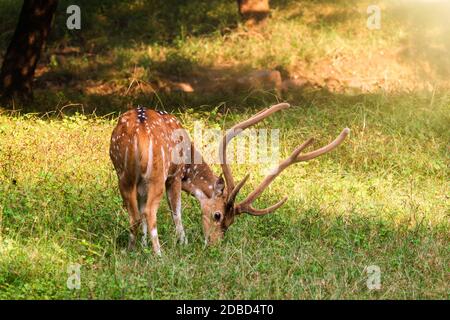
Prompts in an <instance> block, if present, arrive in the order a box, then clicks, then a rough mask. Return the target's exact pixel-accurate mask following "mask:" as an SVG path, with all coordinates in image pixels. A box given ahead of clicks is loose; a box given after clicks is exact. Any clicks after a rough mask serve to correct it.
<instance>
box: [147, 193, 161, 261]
mask: <svg viewBox="0 0 450 320" xmlns="http://www.w3.org/2000/svg"><path fill="white" fill-rule="evenodd" d="M163 195H164V187H161V186H158V185H156V184H151V185H150V186H149V188H148V196H147V203H146V205H145V207H144V210H143V212H142V213H143V216H144V217H145V221H146V222H147V229H148V230H150V237H151V240H152V246H153V251H154V252H155V253H156V254H157V255H159V256H160V255H161V247H160V245H159V239H158V229H157V228H156V214H157V212H158V208H159V204H160V202H161V199H162V197H163Z"/></svg>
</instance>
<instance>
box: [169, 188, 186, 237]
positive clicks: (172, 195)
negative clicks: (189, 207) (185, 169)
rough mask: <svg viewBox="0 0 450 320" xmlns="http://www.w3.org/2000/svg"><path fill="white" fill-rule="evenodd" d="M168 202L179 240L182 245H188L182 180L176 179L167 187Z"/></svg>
mask: <svg viewBox="0 0 450 320" xmlns="http://www.w3.org/2000/svg"><path fill="white" fill-rule="evenodd" d="M167 200H168V203H169V207H170V211H171V212H172V219H173V222H174V224H175V230H176V235H177V239H178V241H179V242H180V243H181V244H187V242H188V241H187V238H186V234H185V232H184V228H183V222H182V220H181V179H175V180H174V181H173V182H171V183H170V185H168V186H167Z"/></svg>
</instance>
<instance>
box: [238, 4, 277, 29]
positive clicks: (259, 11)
mask: <svg viewBox="0 0 450 320" xmlns="http://www.w3.org/2000/svg"><path fill="white" fill-rule="evenodd" d="M237 2H238V6H239V13H240V14H241V17H242V19H244V21H246V23H248V24H256V23H259V22H261V21H263V20H264V19H266V18H267V17H268V15H269V14H270V7H269V0H238V1H237Z"/></svg>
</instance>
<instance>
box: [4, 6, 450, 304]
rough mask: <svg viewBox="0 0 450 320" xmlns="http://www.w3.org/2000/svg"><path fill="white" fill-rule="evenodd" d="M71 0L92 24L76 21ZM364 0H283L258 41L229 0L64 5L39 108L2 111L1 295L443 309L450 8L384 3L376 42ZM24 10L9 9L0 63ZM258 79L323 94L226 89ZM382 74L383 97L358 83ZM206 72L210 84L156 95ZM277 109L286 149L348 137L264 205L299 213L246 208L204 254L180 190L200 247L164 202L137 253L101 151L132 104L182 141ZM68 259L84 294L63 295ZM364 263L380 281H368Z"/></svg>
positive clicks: (284, 180)
mask: <svg viewBox="0 0 450 320" xmlns="http://www.w3.org/2000/svg"><path fill="white" fill-rule="evenodd" d="M74 3H77V4H79V5H80V6H81V7H82V14H83V15H82V31H80V32H73V31H69V30H67V29H66V28H65V18H66V14H65V8H66V7H67V5H68V4H74ZM408 3H410V2H408ZM411 3H412V2H411ZM368 4H372V2H371V1H326V0H321V1H306V0H305V1H301V0H299V1H289V0H276V1H275V0H273V1H272V0H271V6H272V9H273V10H272V17H271V19H270V20H269V21H268V23H267V24H266V26H265V27H264V28H263V29H260V30H257V31H254V30H253V31H249V30H247V29H246V27H245V26H243V25H242V24H241V23H240V21H239V17H238V15H237V13H236V10H235V9H236V8H235V2H234V1H229V2H227V1H222V0H211V1H203V0H198V1H197V0H192V1H188V2H186V1H179V0H170V1H160V0H149V1H127V2H126V3H125V2H123V1H116V0H108V1H102V2H101V3H100V2H94V1H85V0H83V1H60V6H59V9H58V13H57V16H56V19H55V25H54V29H53V32H52V34H51V38H50V40H49V43H48V47H47V50H46V51H45V52H44V54H43V56H42V59H41V64H40V65H39V68H38V76H37V79H36V83H35V100H34V102H33V103H30V104H27V105H22V104H20V102H17V101H15V102H14V104H12V105H1V106H0V299H6V298H12V299H21V298H30V299H38V298H41V299H51V298H63V299H77V298H82V299H88V298H96V299H102V298H105V299H110V298H114V299H120V298H126V299H129V298H133V299H168V298H200V299H204V298H210V299H217V298H228V299H238V298H255V299H270V298H279V299H284V298H287V299H407V298H415V299H419V298H420V299H449V298H450V286H449V284H448V283H449V281H448V280H449V274H450V268H449V266H450V264H449V260H450V254H449V252H450V241H449V240H450V239H449V234H450V228H449V227H450V226H449V221H450V219H449V212H450V203H449V194H450V192H449V191H450V190H449V183H448V182H449V170H448V168H449V164H450V163H449V138H450V129H449V128H450V93H449V92H450V91H449V90H448V88H449V86H448V79H449V74H450V71H449V70H450V64H449V61H448V59H447V60H446V59H444V58H442V57H448V56H449V52H450V49H449V48H450V45H449V44H450V38H449V35H450V32H448V26H449V25H448V23H447V20H448V14H447V12H448V10H449V8H450V7H449V6H448V4H442V3H440V2H439V3H438V4H435V5H434V6H431V4H430V6H429V7H427V8H423V7H420V6H414V5H411V7H409V6H408V5H406V4H405V3H397V4H395V3H393V2H388V1H379V4H380V6H381V7H382V10H383V11H382V28H381V30H377V31H369V30H368V29H367V28H366V27H365V24H366V19H367V15H366V8H367V5H368ZM425 9H426V10H425ZM19 10H20V2H19V1H12V0H0V11H1V12H2V16H4V17H3V18H4V19H3V20H2V22H1V23H0V49H1V50H2V52H4V50H5V49H6V46H7V44H8V41H9V38H10V37H11V35H12V33H13V31H14V27H15V23H16V19H17V15H18V13H19ZM130 17H132V19H130ZM419 22H420V23H419ZM65 48H72V49H74V50H72V53H68V54H66V53H61V52H60V51H61V49H65ZM77 50H79V51H77ZM0 60H1V58H0ZM260 69H277V70H279V71H280V72H281V74H282V77H283V79H288V78H290V77H294V76H295V75H298V76H300V77H303V76H304V77H307V78H309V79H312V80H314V81H316V82H317V84H318V86H319V87H320V88H317V87H314V88H307V89H303V88H293V89H290V90H288V91H283V92H280V91H277V90H260V89H255V90H251V91H248V90H247V89H241V90H239V89H240V88H234V87H226V86H225V87H223V86H222V87H219V88H215V87H214V85H216V84H218V83H220V82H221V81H223V83H225V84H227V83H231V84H233V83H234V80H235V79H236V78H238V77H241V76H243V75H246V74H247V73H248V72H251V71H253V70H260ZM328 77H331V78H336V79H337V80H339V81H341V83H342V84H343V85H344V87H345V88H344V90H337V91H333V90H332V88H330V87H328V85H327V83H326V81H325V79H326V78H328ZM372 78H375V79H377V81H378V82H377V83H379V84H380V88H381V89H382V90H368V91H367V90H366V91H365V90H362V91H361V90H359V91H358V90H354V88H353V89H352V88H347V87H352V85H351V84H352V81H356V82H363V83H364V84H366V83H369V82H370V81H372V80H371V79H372ZM194 80H198V81H199V83H202V85H205V83H206V84H211V85H213V86H212V87H209V88H208V90H204V91H202V90H197V88H196V91H194V92H193V93H189V94H187V93H184V92H182V93H180V92H174V91H171V92H165V91H164V90H163V89H164V83H166V82H168V81H182V82H184V81H185V82H190V83H193V84H195V81H194ZM364 81H366V82H364ZM367 81H369V82H367ZM223 83H222V85H223ZM139 84H140V85H141V86H142V87H143V88H144V89H145V90H142V89H141V88H140V87H139ZM148 84H151V85H152V86H155V88H161V90H160V91H158V92H157V94H156V93H154V92H153V91H152V90H149V89H148ZM194 87H195V85H194ZM347 89H349V90H347ZM276 101H288V102H290V103H291V104H292V105H293V106H295V108H292V109H291V110H289V111H285V112H284V113H280V114H277V115H275V116H273V117H272V118H271V119H270V120H267V121H266V122H265V123H264V124H262V125H261V126H264V127H268V128H279V129H280V132H281V151H282V154H283V155H284V156H287V155H288V154H289V153H290V152H291V151H292V150H293V149H294V148H295V146H296V145H298V144H299V143H301V142H303V141H304V140H305V139H307V138H308V137H309V136H310V135H313V136H315V137H316V138H317V142H316V143H315V146H321V145H323V144H325V143H328V142H329V141H330V140H332V139H333V138H334V137H335V136H336V135H337V134H339V132H340V131H341V130H342V129H343V128H344V127H346V126H348V127H350V128H351V135H350V137H349V139H348V140H347V141H346V142H345V143H344V144H343V145H342V146H341V147H339V148H338V149H337V150H335V151H333V152H332V153H331V154H328V155H325V156H323V157H321V158H319V159H316V160H313V161H311V162H308V163H302V164H297V165H295V166H293V167H290V168H289V169H288V170H287V171H286V172H285V173H283V175H282V176H281V177H279V178H278V179H277V180H276V181H275V182H274V183H273V185H272V186H271V187H270V188H269V189H268V190H266V192H265V193H264V195H263V196H262V197H261V199H260V200H259V201H258V203H257V206H261V207H263V206H267V205H270V204H273V203H274V202H275V201H277V200H279V199H280V198H282V197H283V196H284V195H289V200H288V202H287V203H286V204H285V205H284V206H283V207H282V208H280V209H279V210H278V211H277V212H276V213H274V214H272V215H269V216H265V217H260V218H257V217H250V216H243V217H239V219H238V220H237V221H236V222H235V223H234V224H233V225H232V227H231V228H230V229H229V231H228V232H227V234H226V237H225V240H224V241H223V243H222V244H221V245H220V246H217V247H208V248H205V247H204V245H203V235H202V231H201V217H200V208H199V206H198V204H197V203H196V201H195V199H193V198H190V197H188V196H186V195H183V202H182V203H183V215H184V218H183V220H184V225H185V229H186V232H187V236H188V238H189V242H190V243H189V245H188V246H186V247H180V246H179V245H177V244H176V241H175V230H174V229H175V228H174V226H173V223H172V221H171V218H170V214H169V211H168V206H167V204H166V203H165V202H163V204H162V205H161V208H160V211H159V215H158V230H159V234H160V240H161V243H162V250H163V256H162V258H156V257H154V255H153V254H152V252H151V251H150V250H145V249H143V248H139V249H138V250H137V251H135V252H128V251H126V250H125V248H126V245H127V239H128V217H127V214H126V212H124V211H123V209H122V206H121V203H122V201H121V198H120V195H119V192H118V188H117V181H116V179H117V178H116V175H115V173H114V171H113V168H112V165H111V163H110V160H109V156H108V148H109V145H108V144H109V138H110V134H111V131H112V129H113V127H114V124H115V122H116V119H117V115H118V113H119V112H121V111H123V110H126V109H127V108H128V107H130V106H135V105H136V104H137V103H140V104H143V105H146V106H150V107H157V108H160V109H166V110H168V111H172V112H173V113H175V114H176V115H177V116H178V117H179V118H180V120H181V121H182V123H183V124H184V126H185V127H186V128H188V129H190V130H192V128H193V126H194V122H195V121H197V120H202V121H203V122H204V123H205V125H206V126H208V127H214V128H222V127H224V126H226V127H229V126H231V125H232V124H233V123H235V122H237V121H239V120H241V119H244V118H246V117H248V116H249V115H250V114H253V113H254V112H255V111H256V110H257V109H260V108H262V107H266V106H268V105H270V104H271V103H273V102H276ZM214 169H215V170H216V172H218V168H217V166H215V167H214ZM261 169H264V167H263V166H262V165H259V166H255V165H253V164H244V165H240V166H237V165H234V166H233V171H234V173H235V174H236V175H237V176H238V177H239V178H240V177H243V176H244V174H245V173H247V172H250V173H251V181H249V183H248V185H247V186H246V187H245V188H244V192H243V194H246V193H248V192H249V191H250V190H251V188H252V187H255V186H256V185H257V183H258V182H259V181H260V180H261V179H262V175H261V172H262V171H263V170H261ZM74 263H79V264H81V265H82V267H81V288H80V290H69V289H68V288H67V286H66V281H67V278H68V276H69V275H68V273H67V268H68V266H69V265H70V264H74ZM371 265H377V266H379V267H380V269H381V290H373V291H371V290H369V289H368V288H367V286H366V281H367V278H368V275H367V274H366V272H365V270H366V268H367V267H368V266H371Z"/></svg>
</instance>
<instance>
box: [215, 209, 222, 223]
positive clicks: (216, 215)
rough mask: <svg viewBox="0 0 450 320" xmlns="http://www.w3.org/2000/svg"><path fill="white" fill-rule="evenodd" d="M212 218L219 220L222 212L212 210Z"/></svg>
mask: <svg viewBox="0 0 450 320" xmlns="http://www.w3.org/2000/svg"><path fill="white" fill-rule="evenodd" d="M213 218H214V220H215V221H219V220H220V218H222V214H221V213H220V212H219V211H216V212H214V214H213Z"/></svg>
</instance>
